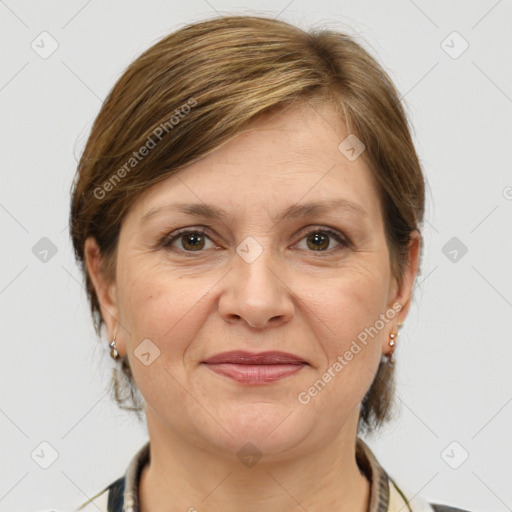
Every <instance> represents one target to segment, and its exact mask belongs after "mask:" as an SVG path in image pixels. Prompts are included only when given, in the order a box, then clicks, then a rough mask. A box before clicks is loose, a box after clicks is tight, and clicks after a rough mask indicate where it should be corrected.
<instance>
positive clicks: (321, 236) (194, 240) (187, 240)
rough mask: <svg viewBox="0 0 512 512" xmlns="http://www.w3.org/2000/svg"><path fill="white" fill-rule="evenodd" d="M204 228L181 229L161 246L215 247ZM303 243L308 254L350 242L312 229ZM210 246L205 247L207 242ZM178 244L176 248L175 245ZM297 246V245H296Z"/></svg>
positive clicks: (180, 248) (181, 248) (325, 230)
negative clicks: (332, 242)
mask: <svg viewBox="0 0 512 512" xmlns="http://www.w3.org/2000/svg"><path fill="white" fill-rule="evenodd" d="M205 230H206V228H204V227H203V228H183V229H179V230H178V231H175V232H173V233H171V234H169V235H166V236H165V237H164V238H163V239H162V241H161V246H162V247H164V248H168V249H169V250H177V251H183V252H185V253H193V252H201V251H202V250H203V249H209V248H214V247H217V246H216V245H215V244H213V242H212V240H211V239H210V237H209V236H208V235H207V234H206V233H205ZM331 239H334V240H335V241H336V242H337V243H338V247H337V248H336V247H334V248H332V247H331V245H332V244H331ZM303 240H304V241H305V243H306V250H307V251H309V252H327V251H328V252H331V249H332V250H336V249H340V247H339V246H341V248H346V247H349V245H350V242H348V241H347V240H345V239H344V238H343V236H342V235H341V234H340V233H338V232H337V231H334V230H332V229H329V228H314V229H310V230H309V231H307V232H306V233H304V234H303V237H302V238H301V242H302V241H303ZM208 241H209V242H210V243H211V244H212V246H211V247H207V242H208ZM176 243H179V246H178V247H177V246H176V245H175V244H176ZM298 245H299V244H298Z"/></svg>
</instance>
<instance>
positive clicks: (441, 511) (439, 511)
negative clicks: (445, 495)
mask: <svg viewBox="0 0 512 512" xmlns="http://www.w3.org/2000/svg"><path fill="white" fill-rule="evenodd" d="M430 506H431V507H432V508H433V510H434V512H471V511H470V510H465V509H462V508H456V507H450V506H449V505H441V504H440V503H431V504H430Z"/></svg>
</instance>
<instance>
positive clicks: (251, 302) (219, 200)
mask: <svg viewBox="0 0 512 512" xmlns="http://www.w3.org/2000/svg"><path fill="white" fill-rule="evenodd" d="M178 129H179V128H178ZM348 135H349V134H348V133H347V132H345V131H344V128H343V126H342V125H341V123H340V121H339V120H338V118H337V117H335V114H334V112H333V109H331V108H328V107H323V108H318V109H313V108H311V107H300V108H299V107H297V106H295V107H293V108H292V109H289V110H287V111H285V112H284V113H281V114H279V115H276V116H274V117H269V116H267V117H265V118H262V119H259V120H258V121H256V122H254V123H253V124H252V127H251V129H250V130H249V131H247V132H245V133H242V134H240V135H239V136H237V137H236V138H235V139H233V140H232V141H230V142H229V143H227V144H225V145H224V146H223V147H221V148H220V149H218V150H216V151H215V152H213V153H212V154H210V155H209V156H207V157H205V158H204V159H202V160H201V161H199V162H196V163H194V164H192V165H190V166H189V167H188V168H186V169H184V170H182V171H181V172H179V173H178V174H177V175H175V176H172V177H170V178H168V179H167V180H165V181H163V182H161V183H159V184H157V185H155V186H154V187H153V188H151V189H149V190H148V191H146V192H145V193H144V194H143V195H142V196H140V197H139V198H138V200H137V201H136V202H135V203H134V204H133V206H132V208H131V210H130V211H129V213H128V214H127V216H126V217H125V219H124V221H123V224H122V229H121V233H120V238H119V245H118V251H117V273H116V280H115V283H114V284H112V285H109V286H108V287H106V288H102V286H101V284H102V281H101V279H102V277H101V276H100V275H99V274H97V273H96V274H94V268H95V267H94V263H93V262H94V257H95V256H94V250H93V247H94V245H93V244H90V243H89V242H88V246H87V247H88V249H87V254H88V264H89V268H90V270H91V272H92V273H93V280H94V282H95V285H96V288H97V290H98V294H99V297H100V301H101V303H102V306H103V308H104V312H105V314H104V318H105V319H106V322H107V327H108V331H109V334H110V336H112V334H113V331H114V328H115V320H113V318H115V319H117V321H118V322H119V324H120V328H119V331H118V334H117V346H118V350H119V352H120V354H121V355H122V356H123V355H127V356H128V359H129V362H130V366H131V368H132V372H133V375H134V378H135V381H136V384H137V386H138V388H139V389H140V391H141V393H142V395H143V396H144V399H145V401H146V404H147V405H146V413H147V419H148V426H149V428H150V434H151V431H153V432H154V433H156V432H158V433H159V434H158V435H160V434H161V435H169V436H173V437H174V438H179V439H181V440H182V441H185V442H190V443H193V444H194V445H196V446H201V447H206V448H207V449H209V450H211V451H214V452H218V453H221V452H222V453H226V450H228V451H229V452H230V454H235V453H236V452H238V451H239V450H240V449H241V448H242V447H243V446H244V445H245V444H246V443H248V442H250V443H252V444H253V445H255V446H256V447H257V450H260V451H261V452H263V453H272V454H273V456H274V457H280V456H284V453H285V452H286V456H290V454H293V453H297V454H300V453H304V452H306V451H312V450H314V449H316V448H317V447H318V445H319V443H325V442H327V441H326V440H329V439H331V440H333V439H334V438H335V437H336V436H339V435H340V433H341V432H345V434H346V435H349V436H352V437H353V436H355V433H356V429H357V421H358V418H359V408H360V402H361V400H362V399H363V397H364V395H365V393H366V392H367V390H368V388H369V386H370V384H371V382H372V380H373V377H374V374H375V372H376V370H377V368H378V364H379V360H380V357H381V354H382V353H383V352H384V353H387V352H388V350H389V347H388V341H389V334H390V333H391V332H396V326H397V323H398V322H399V321H402V320H403V318H404V316H405V314H406V312H407V308H408V304H409V294H410V292H411V289H412V284H413V280H414V274H415V271H416V267H415V265H414V264H413V265H412V267H411V270H409V271H408V274H407V275H406V276H405V279H404V285H403V287H402V289H401V290H399V289H398V288H397V286H396V282H395V280H394V279H393V277H392V275H391V270H390V258H389V251H388V246H387V244H386V239H385V233H384V223H383V217H382V210H381V205H380V203H379V198H378V194H377V189H376V186H375V185H374V182H373V179H372V176H371V174H370V171H369V169H368V167H367V166H366V164H365V163H364V161H363V158H361V157H359V158H356V159H355V160H353V161H351V160H352V153H351V152H350V150H349V151H348V152H345V153H343V152H342V151H341V150H340V149H338V146H339V145H340V143H341V142H342V141H343V140H344V139H345V138H346V137H347V136H348ZM343 147H344V146H343ZM345 155H349V156H351V159H349V158H347V156H345ZM178 204H179V205H187V207H186V208H185V207H184V206H181V207H178V206H177V205H178ZM313 204H315V205H317V206H316V208H315V207H312V206H309V205H313ZM306 205H308V206H309V208H306ZM187 208H188V210H189V212H188V213H187V212H185V211H184V210H186V209H187ZM191 210H194V211H195V213H194V212H193V211H191ZM212 211H221V212H222V216H216V215H211V214H210V212H212ZM184 228H186V229H187V230H189V231H190V232H189V233H188V234H187V233H182V232H181V230H183V229H184ZM179 230H180V231H179ZM413 263H414V262H413ZM102 290H103V291H102ZM398 304H401V305H402V306H403V309H402V311H401V312H400V313H398V312H397V310H398V309H399V306H398ZM107 311H108V313H107ZM111 315H112V316H111ZM229 351H247V352H251V353H253V354H254V353H260V352H266V351H281V352H286V353H289V354H293V355H295V356H296V357H297V358H298V359H299V360H300V361H302V362H303V364H301V365H297V364H295V365H292V364H283V365H281V366H279V369H278V371H277V370H276V367H274V368H273V369H272V368H270V369H268V368H269V366H268V365H267V366H264V367H261V366H260V368H261V369H260V370H258V369H256V367H254V366H253V367H252V368H249V367H248V366H247V365H237V364H229V363H225V364H224V365H222V364H220V363H219V364H217V365H215V364H205V361H206V360H208V359H209V358H212V357H213V356H215V355H218V354H221V353H224V352H229ZM265 368H267V370H265ZM265 376H266V377H265ZM279 377H280V378H279ZM329 377H330V378H329ZM258 378H259V379H260V380H258ZM265 378H268V380H265ZM251 379H252V380H251ZM261 379H262V380H261ZM319 381H320V382H319ZM315 386H316V387H315ZM155 435H156V434H155Z"/></svg>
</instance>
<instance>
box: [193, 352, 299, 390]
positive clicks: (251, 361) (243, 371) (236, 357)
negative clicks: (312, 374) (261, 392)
mask: <svg viewBox="0 0 512 512" xmlns="http://www.w3.org/2000/svg"><path fill="white" fill-rule="evenodd" d="M202 364H204V365H206V366H207V367H208V368H209V369H210V370H212V371H213V372H215V373H216V374H218V375H222V376H224V377H228V378H230V379H232V380H235V381H237V382H240V383H243V384H252V385H259V384H265V383H270V382H275V381H277V380H281V379H284V378H286V377H289V376H292V375H294V374H296V373H297V372H299V371H300V370H301V369H303V368H304V367H306V366H309V365H308V363H307V362H306V361H304V360H303V359H301V358H300V357H297V356H295V355H293V354H289V353H286V352H276V351H273V352H260V353H257V354H254V353H251V352H245V351H239V350H237V351H232V352H224V353H222V354H217V355H215V356H213V357H210V358H208V359H206V360H205V361H203V362H202Z"/></svg>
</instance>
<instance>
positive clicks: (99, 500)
mask: <svg viewBox="0 0 512 512" xmlns="http://www.w3.org/2000/svg"><path fill="white" fill-rule="evenodd" d="M124 487H125V477H124V476H122V477H120V478H118V479H117V480H115V481H114V482H112V483H111V484H110V485H108V486H107V487H105V488H104V489H103V490H101V491H100V492H98V493H97V494H95V495H94V496H93V497H92V498H90V499H88V500H87V501H86V502H85V503H82V505H80V506H79V507H78V508H77V509H76V512H98V511H100V512H121V511H122V508H123V494H124Z"/></svg>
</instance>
